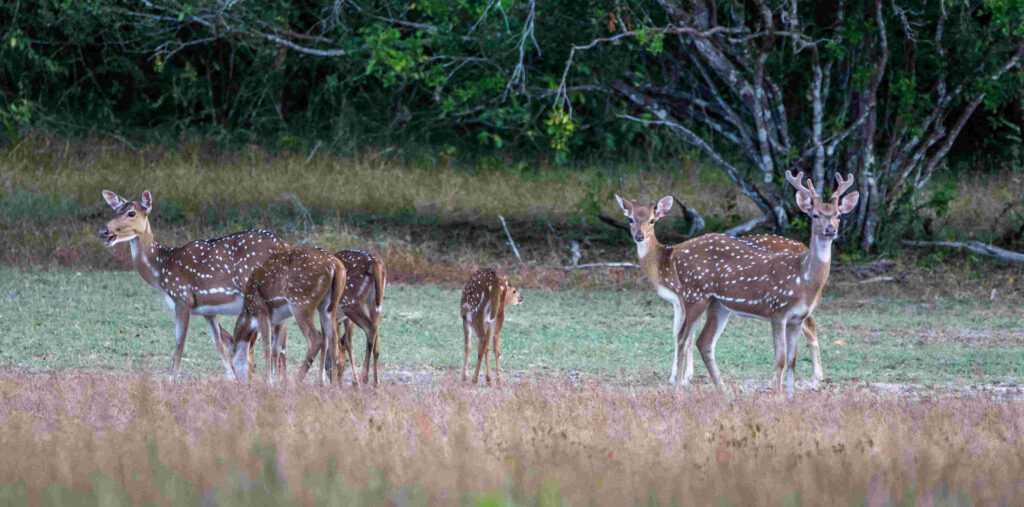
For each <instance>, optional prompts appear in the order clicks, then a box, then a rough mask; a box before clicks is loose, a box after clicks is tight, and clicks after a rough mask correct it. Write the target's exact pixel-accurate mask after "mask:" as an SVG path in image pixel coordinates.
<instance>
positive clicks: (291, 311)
mask: <svg viewBox="0 0 1024 507" xmlns="http://www.w3.org/2000/svg"><path fill="white" fill-rule="evenodd" d="M345 277H346V270H345V265H344V264H342V262H341V261H340V260H338V259H337V258H336V257H334V256H333V255H331V254H329V253H327V252H326V251H325V250H323V249H321V248H318V247H309V246H307V247H296V248H293V249H290V250H285V251H282V252H277V253H275V254H273V255H271V256H270V257H267V259H266V260H264V261H263V262H262V263H261V264H260V265H259V266H257V267H256V269H255V270H253V273H252V276H251V277H250V278H249V282H248V283H247V284H246V286H245V291H244V294H243V298H244V304H243V307H242V312H241V313H240V314H239V316H238V320H236V321H235V331H234V334H233V338H232V343H231V350H232V356H233V359H232V367H233V368H234V372H235V377H236V378H237V379H238V381H239V382H242V383H247V382H248V381H249V377H250V376H251V373H252V370H253V357H252V350H253V347H254V343H255V341H256V336H257V333H259V334H262V335H263V336H264V337H270V349H271V350H272V351H273V356H272V359H271V361H269V370H270V371H269V374H268V378H269V380H270V383H271V384H273V383H274V379H275V377H276V376H277V375H278V372H280V373H281V375H282V377H283V376H284V373H285V369H286V361H285V356H284V354H283V352H281V351H280V347H279V337H278V336H277V335H276V334H273V333H271V329H270V328H271V326H280V325H282V324H283V323H284V321H285V320H286V319H288V318H289V317H295V323H296V324H298V326H299V330H300V331H301V332H302V334H303V336H305V337H306V358H305V360H304V361H303V362H302V364H301V366H300V367H299V373H298V376H297V377H296V383H301V382H302V381H303V379H304V378H305V377H306V374H307V373H308V372H309V369H310V367H311V366H312V364H313V361H314V360H315V359H316V356H317V354H318V353H320V351H323V352H324V353H323V354H321V356H320V368H319V372H320V378H321V381H322V382H323V383H330V381H331V379H330V377H329V375H328V373H327V370H326V360H327V358H328V357H333V358H335V360H336V361H337V360H338V358H337V357H335V356H336V355H340V351H339V348H338V347H339V342H338V324H337V318H338V316H337V314H338V304H339V302H340V300H341V295H342V293H344V290H345V289H344V287H345ZM315 315H319V316H320V330H319V331H318V330H317V329H316V326H315V325H314V322H313V317H314V316H315ZM348 357H349V359H350V360H351V358H352V349H351V347H350V348H349V349H348ZM339 380H340V379H339ZM338 384H339V385H340V381H339V383H338Z"/></svg>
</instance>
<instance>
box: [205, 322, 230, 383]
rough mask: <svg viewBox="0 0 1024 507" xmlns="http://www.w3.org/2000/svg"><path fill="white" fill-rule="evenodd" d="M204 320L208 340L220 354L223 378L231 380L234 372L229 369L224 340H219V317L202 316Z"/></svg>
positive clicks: (228, 354)
mask: <svg viewBox="0 0 1024 507" xmlns="http://www.w3.org/2000/svg"><path fill="white" fill-rule="evenodd" d="M203 318H204V319H206V326H207V327H209V328H210V339H211V340H213V348H215V349H217V352H218V353H219V354H220V361H221V364H222V365H223V366H224V376H225V377H226V378H227V379H228V380H233V379H234V377H235V372H234V371H233V370H232V369H231V358H230V357H229V356H230V353H229V352H228V349H227V347H226V346H225V345H224V340H223V339H222V338H221V334H220V332H221V331H222V329H221V327H220V315H204V316H203Z"/></svg>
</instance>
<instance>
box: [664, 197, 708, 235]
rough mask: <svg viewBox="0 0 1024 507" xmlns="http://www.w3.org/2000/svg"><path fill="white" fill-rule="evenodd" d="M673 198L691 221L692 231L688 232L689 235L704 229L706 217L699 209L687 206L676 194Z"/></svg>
mask: <svg viewBox="0 0 1024 507" xmlns="http://www.w3.org/2000/svg"><path fill="white" fill-rule="evenodd" d="M672 200H673V201H675V202H676V204H678V205H679V209H680V211H682V212H683V216H685V217H686V219H687V220H689V221H690V232H687V233H686V235H687V236H689V237H691V238H692V237H694V236H696V235H697V234H698V233H700V232H701V231H703V230H704V227H705V224H704V218H703V217H701V216H700V213H697V210H695V209H693V208H691V207H689V206H687V205H686V204H685V203H683V201H681V200H679V198H678V197H676V196H674V195H673V196H672Z"/></svg>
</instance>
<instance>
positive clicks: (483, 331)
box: [459, 269, 523, 385]
mask: <svg viewBox="0 0 1024 507" xmlns="http://www.w3.org/2000/svg"><path fill="white" fill-rule="evenodd" d="M522 302H523V294H522V293H520V292H519V289H518V288H516V287H513V286H512V285H510V284H509V280H508V277H507V276H503V275H499V274H498V273H497V272H495V271H494V270H493V269H481V270H479V271H477V272H475V273H473V274H472V275H470V277H469V281H468V282H466V287H465V288H464V289H463V290H462V304H461V305H460V306H459V308H460V314H461V316H462V333H463V336H464V338H465V350H466V356H465V358H464V360H463V361H462V381H463V382H465V381H466V368H467V367H468V366H469V332H470V329H472V330H473V332H474V333H475V334H476V337H477V350H476V372H474V373H473V385H476V383H477V380H479V378H480V363H481V362H484V363H485V364H486V367H487V371H486V374H485V378H486V380H487V385H491V360H490V358H489V357H488V356H487V349H488V346H489V345H490V344H491V343H492V342H493V344H494V345H493V346H494V375H495V377H496V378H497V380H498V381H500V380H501V373H500V368H501V367H500V365H499V363H498V361H499V358H500V356H501V328H502V327H503V326H504V325H505V308H506V307H508V306H512V305H518V304H520V303H522Z"/></svg>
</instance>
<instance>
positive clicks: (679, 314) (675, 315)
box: [668, 300, 692, 386]
mask: <svg viewBox="0 0 1024 507" xmlns="http://www.w3.org/2000/svg"><path fill="white" fill-rule="evenodd" d="M683 320H684V317H683V306H682V305H681V304H680V303H679V301H678V300H677V301H675V302H673V303H672V345H673V347H674V348H675V354H674V355H673V357H672V375H669V377H668V385H670V386H671V385H675V384H676V374H677V373H678V372H679V344H680V341H679V332H680V331H682V330H683ZM690 371H691V373H692V370H690Z"/></svg>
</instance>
